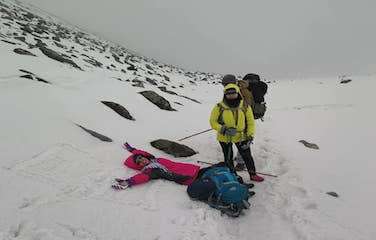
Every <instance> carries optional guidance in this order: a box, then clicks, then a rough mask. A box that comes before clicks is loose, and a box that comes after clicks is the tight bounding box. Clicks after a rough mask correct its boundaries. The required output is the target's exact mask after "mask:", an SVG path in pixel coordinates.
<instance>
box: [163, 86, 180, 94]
mask: <svg viewBox="0 0 376 240" xmlns="http://www.w3.org/2000/svg"><path fill="white" fill-rule="evenodd" d="M158 88H159V89H160V90H161V91H162V92H165V93H168V94H171V95H178V94H177V93H176V92H173V91H170V90H167V88H166V87H158Z"/></svg>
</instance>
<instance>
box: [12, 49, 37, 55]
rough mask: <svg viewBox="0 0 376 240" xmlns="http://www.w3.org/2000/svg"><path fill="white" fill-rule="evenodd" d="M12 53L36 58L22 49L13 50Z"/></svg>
mask: <svg viewBox="0 0 376 240" xmlns="http://www.w3.org/2000/svg"><path fill="white" fill-rule="evenodd" d="M13 52H15V53H17V54H21V55H28V56H34V57H36V55H35V54H33V53H31V52H29V51H27V50H25V49H22V48H15V49H14V50H13Z"/></svg>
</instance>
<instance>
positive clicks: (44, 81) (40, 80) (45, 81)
mask: <svg viewBox="0 0 376 240" xmlns="http://www.w3.org/2000/svg"><path fill="white" fill-rule="evenodd" d="M36 79H37V81H38V82H43V83H47V84H51V82H49V81H47V80H44V79H43V78H40V77H36Z"/></svg>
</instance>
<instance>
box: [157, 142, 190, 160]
mask: <svg viewBox="0 0 376 240" xmlns="http://www.w3.org/2000/svg"><path fill="white" fill-rule="evenodd" d="M150 144H151V145H152V146H153V147H155V148H157V149H159V150H161V151H163V152H165V153H168V154H171V155H172V156H174V157H190V156H193V155H195V154H196V153H197V152H196V151H194V150H193V149H192V148H190V147H188V146H186V145H183V144H180V143H176V142H172V141H169V140H166V139H158V140H155V141H153V142H151V143H150Z"/></svg>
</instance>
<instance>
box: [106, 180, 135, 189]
mask: <svg viewBox="0 0 376 240" xmlns="http://www.w3.org/2000/svg"><path fill="white" fill-rule="evenodd" d="M111 187H112V188H113V189H115V190H124V189H127V188H129V187H130V184H129V182H128V181H127V180H124V179H121V178H115V182H114V183H113V184H112V185H111Z"/></svg>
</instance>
